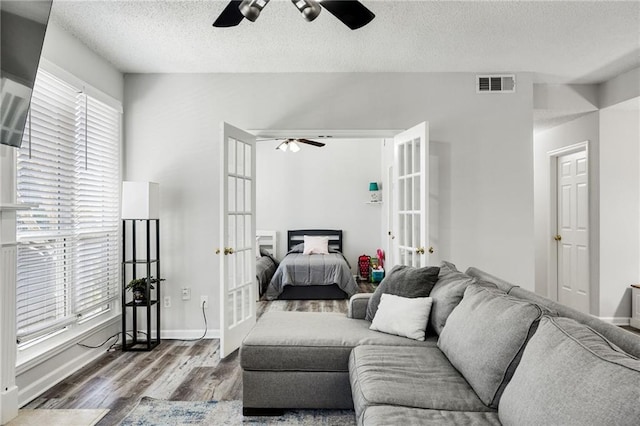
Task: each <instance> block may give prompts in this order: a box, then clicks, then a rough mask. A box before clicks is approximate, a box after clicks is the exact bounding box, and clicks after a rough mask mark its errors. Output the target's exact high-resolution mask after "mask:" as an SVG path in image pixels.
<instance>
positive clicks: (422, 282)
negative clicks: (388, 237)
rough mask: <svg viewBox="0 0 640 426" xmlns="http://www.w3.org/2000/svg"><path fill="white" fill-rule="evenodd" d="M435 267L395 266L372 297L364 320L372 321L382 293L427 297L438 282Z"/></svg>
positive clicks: (437, 270) (436, 268)
mask: <svg viewBox="0 0 640 426" xmlns="http://www.w3.org/2000/svg"><path fill="white" fill-rule="evenodd" d="M439 271H440V268H439V267H437V266H427V267H424V268H413V267H410V266H405V265H398V266H395V267H394V268H393V269H392V270H391V272H389V274H388V275H387V276H386V277H384V278H383V280H382V282H380V285H378V288H376V291H375V292H374V293H373V296H371V298H370V299H369V303H368V304H367V315H366V316H365V319H366V320H368V321H371V320H373V317H374V316H375V315H376V312H377V311H378V305H379V304H380V298H381V297H382V293H388V294H393V295H395V296H401V297H427V296H429V293H431V289H432V288H433V286H434V285H435V283H436V281H437V280H438V272H439Z"/></svg>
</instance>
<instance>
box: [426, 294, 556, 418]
mask: <svg viewBox="0 0 640 426" xmlns="http://www.w3.org/2000/svg"><path fill="white" fill-rule="evenodd" d="M543 313H546V311H543V309H542V308H541V307H540V306H538V305H536V304H534V303H531V302H528V301H525V300H522V299H517V298H515V297H511V296H508V295H507V294H506V293H505V292H503V291H502V290H499V289H497V288H493V289H490V288H485V287H482V286H479V285H470V286H468V287H467V289H466V290H465V291H464V297H463V298H462V301H461V302H460V303H459V304H458V306H456V308H455V309H454V310H453V312H451V315H449V318H448V319H447V323H446V324H445V326H444V328H443V329H442V333H440V338H439V339H438V347H439V348H440V350H441V351H442V352H443V353H444V354H445V355H446V356H447V358H448V359H449V362H451V364H452V365H453V366H454V367H455V368H456V370H458V371H459V372H460V373H461V374H462V375H463V376H464V378H465V379H466V380H467V382H469V385H471V387H472V388H473V390H474V391H475V393H476V394H477V395H478V397H479V398H480V400H481V401H482V402H483V403H484V404H485V405H487V406H489V407H492V408H498V403H499V401H500V397H501V395H502V392H503V391H504V388H505V386H506V385H507V384H508V383H509V380H510V379H511V376H512V375H513V371H514V370H515V369H516V367H517V366H518V362H519V361H520V357H521V356H522V351H523V350H524V347H525V346H526V344H527V341H528V340H529V338H530V337H531V335H532V334H533V333H534V332H535V330H536V328H537V327H538V322H539V321H540V318H541V317H542V315H543Z"/></svg>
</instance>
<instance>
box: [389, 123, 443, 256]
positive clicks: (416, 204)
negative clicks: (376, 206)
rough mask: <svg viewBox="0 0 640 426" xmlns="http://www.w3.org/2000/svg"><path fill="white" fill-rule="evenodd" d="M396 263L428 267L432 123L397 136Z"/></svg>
mask: <svg viewBox="0 0 640 426" xmlns="http://www.w3.org/2000/svg"><path fill="white" fill-rule="evenodd" d="M393 144H394V166H393V188H392V192H393V207H392V217H393V229H392V231H391V238H392V240H391V241H392V248H393V256H392V259H393V263H394V264H395V265H407V266H415V267H421V266H426V265H427V264H428V261H429V254H430V253H433V248H432V247H430V246H429V239H428V237H429V170H428V163H427V161H429V125H428V123H426V122H423V123H420V124H418V125H417V126H414V127H412V128H410V129H408V130H406V131H404V132H402V133H399V134H398V135H396V136H395V137H394V138H393Z"/></svg>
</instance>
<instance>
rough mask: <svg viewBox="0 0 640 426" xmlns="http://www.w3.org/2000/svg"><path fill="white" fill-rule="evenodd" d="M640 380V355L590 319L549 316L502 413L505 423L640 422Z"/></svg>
mask: <svg viewBox="0 0 640 426" xmlns="http://www.w3.org/2000/svg"><path fill="white" fill-rule="evenodd" d="M541 366H544V367H543V368H541ZM639 383H640V360H638V359H637V358H635V357H633V356H631V355H629V354H627V353H625V352H624V351H622V350H621V349H620V348H618V347H617V346H615V345H614V344H612V343H611V342H609V341H608V340H607V339H606V338H605V337H603V336H602V335H601V334H600V333H598V332H597V331H595V330H593V329H592V328H590V327H587V326H586V325H584V324H581V323H578V322H576V321H574V320H572V319H569V318H551V317H546V316H545V317H543V318H542V320H540V326H539V327H538V330H537V331H536V333H535V334H534V335H533V337H532V338H531V340H530V341H529V343H528V344H527V347H526V349H525V350H524V354H523V355H522V360H521V361H520V365H518V368H517V369H516V371H515V373H514V374H513V379H512V380H511V382H510V383H509V384H508V385H507V387H506V389H505V391H504V394H503V395H502V399H501V400H500V409H499V410H498V414H499V416H500V421H501V422H502V423H503V424H505V425H531V424H537V425H551V424H556V425H569V424H572V425H605V424H616V425H629V426H631V425H637V424H638V420H639V419H640V404H638V401H640V386H638V384H639Z"/></svg>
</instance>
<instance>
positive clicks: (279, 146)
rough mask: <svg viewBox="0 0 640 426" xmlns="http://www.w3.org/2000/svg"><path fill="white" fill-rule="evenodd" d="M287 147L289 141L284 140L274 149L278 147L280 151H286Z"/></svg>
mask: <svg viewBox="0 0 640 426" xmlns="http://www.w3.org/2000/svg"><path fill="white" fill-rule="evenodd" d="M288 147H289V141H284V142H282V143H281V144H280V145H278V146H277V147H276V149H279V150H280V151H282V152H286V151H287V148H288Z"/></svg>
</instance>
